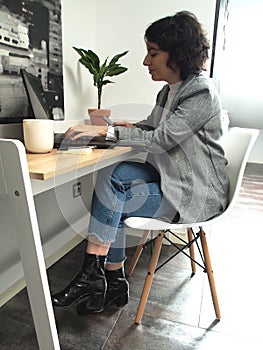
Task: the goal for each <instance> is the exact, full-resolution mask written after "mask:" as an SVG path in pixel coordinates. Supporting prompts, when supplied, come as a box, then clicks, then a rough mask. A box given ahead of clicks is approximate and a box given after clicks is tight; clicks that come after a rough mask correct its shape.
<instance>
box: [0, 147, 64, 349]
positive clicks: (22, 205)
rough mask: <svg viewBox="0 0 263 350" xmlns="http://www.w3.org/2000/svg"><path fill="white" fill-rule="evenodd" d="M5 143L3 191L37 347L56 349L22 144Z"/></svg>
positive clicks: (55, 331) (2, 153) (56, 335)
mask: <svg viewBox="0 0 263 350" xmlns="http://www.w3.org/2000/svg"><path fill="white" fill-rule="evenodd" d="M4 146H6V147H4ZM4 146H3V144H1V150H2V149H3V147H4V148H5V149H4V152H1V158H0V161H1V159H2V167H1V164H0V171H2V172H3V173H4V179H5V186H6V193H7V195H8V197H9V199H10V202H11V206H12V208H13V214H14V221H15V227H16V230H17V236H18V243H19V250H20V255H21V261H22V264H23V269H24V275H25V280H26V285H27V291H28V296H29V301H30V305H31V310H32V315H33V320H34V325H35V329H36V334H37V340H38V345H39V349H41V350H47V349H48V350H59V349H60V345H59V340H58V334H57V329H56V323H55V317H54V312H53V307H52V303H51V298H50V291H49V285H48V279H47V274H46V268H45V261H44V255H43V250H42V245H41V239H40V233H39V227H38V221H37V216H36V211H35V205H34V200H33V195H32V189H31V184H30V179H29V174H28V168H27V161H26V155H25V151H24V147H23V145H22V143H19V142H18V141H13V142H11V141H7V142H6V143H4ZM0 163H1V162H0ZM1 168H2V169H1Z"/></svg>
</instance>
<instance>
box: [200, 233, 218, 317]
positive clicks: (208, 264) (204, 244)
mask: <svg viewBox="0 0 263 350" xmlns="http://www.w3.org/2000/svg"><path fill="white" fill-rule="evenodd" d="M200 239H201V244H202V249H203V254H204V260H205V268H206V272H207V276H208V280H209V285H210V290H211V295H212V300H213V304H214V309H215V314H216V318H217V319H218V320H220V318H221V315H220V308H219V303H218V298H217V292H216V286H215V280H214V274H213V270H212V266H211V260H210V255H209V251H208V245H207V240H206V236H205V232H204V231H203V229H202V228H201V230H200Z"/></svg>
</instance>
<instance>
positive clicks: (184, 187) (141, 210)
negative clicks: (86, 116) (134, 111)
mask: <svg viewBox="0 0 263 350" xmlns="http://www.w3.org/2000/svg"><path fill="white" fill-rule="evenodd" d="M145 41H146V47H147V54H146V57H145V59H144V62H143V64H144V65H145V66H147V67H148V69H149V73H150V75H151V77H152V80H154V81H164V82H166V83H167V84H166V85H165V86H164V87H163V88H162V90H161V91H160V92H159V94H158V96H157V101H156V105H155V107H154V109H153V111H152V113H151V115H150V116H148V118H147V119H146V120H143V121H142V122H140V123H136V124H134V125H133V124H131V123H128V122H116V123H115V126H114V127H109V128H107V130H105V129H102V127H98V128H95V129H96V130H95V133H98V134H100V135H106V134H107V136H109V135H111V137H113V138H115V139H116V140H117V142H118V144H120V145H129V146H134V147H135V148H140V149H143V150H144V151H147V152H148V156H147V161H146V162H145V163H136V162H122V163H120V164H118V165H117V166H115V167H111V168H106V169H104V170H101V171H100V172H99V174H98V178H97V183H96V187H95V191H94V194H93V200H92V207H91V219H90V224H89V228H88V244H87V250H86V253H85V257H84V262H83V265H82V268H81V270H80V272H79V273H78V275H77V276H76V277H75V278H74V279H73V281H71V282H70V283H69V285H68V286H67V287H66V288H65V289H64V290H62V291H61V292H59V293H57V294H55V295H53V296H52V301H53V304H54V305H56V306H67V305H70V304H72V303H73V302H76V301H77V302H79V303H78V306H77V311H78V313H79V314H85V313H90V312H100V311H103V310H104V309H105V308H106V307H107V306H109V305H110V304H116V305H117V306H123V305H125V304H126V303H127V302H128V289H129V288H128V282H127V280H126V278H125V275H124V270H123V264H124V261H125V232H124V220H125V218H127V217H128V216H146V217H158V218H165V219H166V220H167V221H170V222H171V221H174V222H186V221H188V222H189V221H190V222H195V221H205V220H207V219H209V218H211V217H213V216H216V215H218V214H220V213H221V212H222V211H224V210H225V208H226V205H227V191H228V177H227V173H226V170H225V165H226V163H227V162H226V159H225V158H224V152H223V149H222V147H221V146H220V142H219V140H220V137H221V134H222V128H221V106H220V102H219V98H218V95H217V92H216V90H215V88H214V85H213V84H212V83H211V81H210V80H209V79H207V78H205V77H204V76H203V75H202V74H201V71H202V70H204V69H205V63H206V60H207V58H208V50H209V44H208V41H207V38H206V36H205V34H204V32H203V30H202V28H201V25H200V24H199V22H198V21H197V19H196V17H195V16H194V15H193V14H191V13H189V12H185V11H183V12H179V13H177V14H175V15H174V16H170V17H166V18H162V19H160V20H158V21H156V22H154V23H153V24H151V25H150V26H149V27H148V28H147V30H146V33H145ZM91 134H92V131H91V129H90V127H89V126H87V125H82V126H76V127H73V128H70V129H69V130H68V131H67V136H68V137H72V138H75V139H76V138H79V137H82V136H86V135H91ZM105 262H106V264H105Z"/></svg>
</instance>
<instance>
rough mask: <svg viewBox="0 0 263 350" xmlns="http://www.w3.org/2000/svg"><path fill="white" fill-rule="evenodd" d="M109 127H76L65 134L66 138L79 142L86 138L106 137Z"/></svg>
mask: <svg viewBox="0 0 263 350" xmlns="http://www.w3.org/2000/svg"><path fill="white" fill-rule="evenodd" d="M107 131H108V127H106V126H103V125H76V126H73V127H71V128H69V129H68V130H67V131H66V132H65V137H66V138H70V139H72V140H77V139H79V138H80V137H85V136H90V137H94V136H106V135H107Z"/></svg>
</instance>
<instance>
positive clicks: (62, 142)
mask: <svg viewBox="0 0 263 350" xmlns="http://www.w3.org/2000/svg"><path fill="white" fill-rule="evenodd" d="M114 145H115V142H114V141H106V140H105V137H103V136H101V137H98V136H96V137H88V136H83V137H80V138H79V139H77V140H72V139H71V138H66V137H65V135H64V133H55V134H54V147H55V148H59V149H63V148H64V149H67V148H76V147H88V146H93V147H96V148H108V147H113V146H114Z"/></svg>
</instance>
